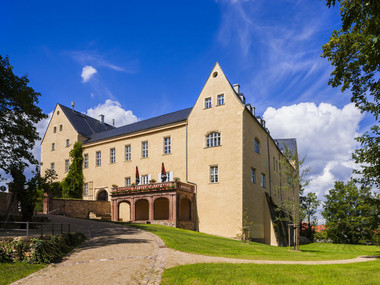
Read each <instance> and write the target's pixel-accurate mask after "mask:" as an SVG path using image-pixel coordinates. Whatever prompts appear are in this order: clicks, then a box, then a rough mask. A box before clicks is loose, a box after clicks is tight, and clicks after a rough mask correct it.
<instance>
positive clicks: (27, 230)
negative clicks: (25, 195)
mask: <svg viewBox="0 0 380 285" xmlns="http://www.w3.org/2000/svg"><path fill="white" fill-rule="evenodd" d="M26 236H27V237H28V236H29V221H28V222H26Z"/></svg>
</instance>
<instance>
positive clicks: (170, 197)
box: [168, 195, 174, 221]
mask: <svg viewBox="0 0 380 285" xmlns="http://www.w3.org/2000/svg"><path fill="white" fill-rule="evenodd" d="M168 198H169V221H173V208H174V207H173V195H169V197H168Z"/></svg>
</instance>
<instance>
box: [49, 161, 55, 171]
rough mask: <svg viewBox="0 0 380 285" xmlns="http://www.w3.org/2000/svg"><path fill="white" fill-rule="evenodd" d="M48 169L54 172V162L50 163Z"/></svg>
mask: <svg viewBox="0 0 380 285" xmlns="http://www.w3.org/2000/svg"><path fill="white" fill-rule="evenodd" d="M50 169H51V170H55V164H54V162H52V163H50Z"/></svg>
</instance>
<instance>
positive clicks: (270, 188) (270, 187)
mask: <svg viewBox="0 0 380 285" xmlns="http://www.w3.org/2000/svg"><path fill="white" fill-rule="evenodd" d="M267 150H268V174H269V177H268V178H269V195H270V196H271V197H272V179H271V174H270V154H269V134H268V133H267Z"/></svg>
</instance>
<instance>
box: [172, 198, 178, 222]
mask: <svg viewBox="0 0 380 285" xmlns="http://www.w3.org/2000/svg"><path fill="white" fill-rule="evenodd" d="M177 211H178V207H177V193H175V194H174V195H173V217H172V218H173V221H174V223H175V225H176V226H177Z"/></svg>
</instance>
